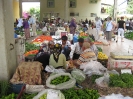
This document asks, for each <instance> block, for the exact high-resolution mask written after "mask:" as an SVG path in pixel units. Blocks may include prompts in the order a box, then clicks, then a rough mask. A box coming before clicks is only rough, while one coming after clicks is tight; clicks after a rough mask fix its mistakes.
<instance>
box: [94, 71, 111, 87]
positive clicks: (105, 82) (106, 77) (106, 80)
mask: <svg viewBox="0 0 133 99" xmlns="http://www.w3.org/2000/svg"><path fill="white" fill-rule="evenodd" d="M95 82H96V84H97V85H98V86H99V87H108V83H109V74H108V73H105V74H104V76H103V77H100V78H98V79H96V80H95Z"/></svg>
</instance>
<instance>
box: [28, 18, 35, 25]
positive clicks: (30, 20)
mask: <svg viewBox="0 0 133 99" xmlns="http://www.w3.org/2000/svg"><path fill="white" fill-rule="evenodd" d="M28 22H29V24H35V22H36V21H35V19H34V18H33V17H31V18H29V21H28Z"/></svg>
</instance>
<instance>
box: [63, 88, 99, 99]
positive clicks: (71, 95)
mask: <svg viewBox="0 0 133 99" xmlns="http://www.w3.org/2000/svg"><path fill="white" fill-rule="evenodd" d="M62 93H63V94H64V96H65V99H98V98H99V97H100V95H99V93H98V91H97V90H89V89H78V90H75V89H73V88H72V89H68V90H63V91H62Z"/></svg>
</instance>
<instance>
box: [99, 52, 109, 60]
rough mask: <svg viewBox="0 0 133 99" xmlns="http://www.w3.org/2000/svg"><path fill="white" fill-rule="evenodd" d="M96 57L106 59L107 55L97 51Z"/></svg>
mask: <svg viewBox="0 0 133 99" xmlns="http://www.w3.org/2000/svg"><path fill="white" fill-rule="evenodd" d="M98 59H108V56H107V55H106V54H104V53H102V52H98Z"/></svg>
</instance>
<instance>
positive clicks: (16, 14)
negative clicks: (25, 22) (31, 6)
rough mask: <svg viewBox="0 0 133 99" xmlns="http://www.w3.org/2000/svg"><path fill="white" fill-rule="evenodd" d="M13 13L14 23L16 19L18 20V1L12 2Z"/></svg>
mask: <svg viewBox="0 0 133 99" xmlns="http://www.w3.org/2000/svg"><path fill="white" fill-rule="evenodd" d="M13 13H14V22H15V21H16V18H17V19H19V18H20V16H19V1H17V0H13Z"/></svg>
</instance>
